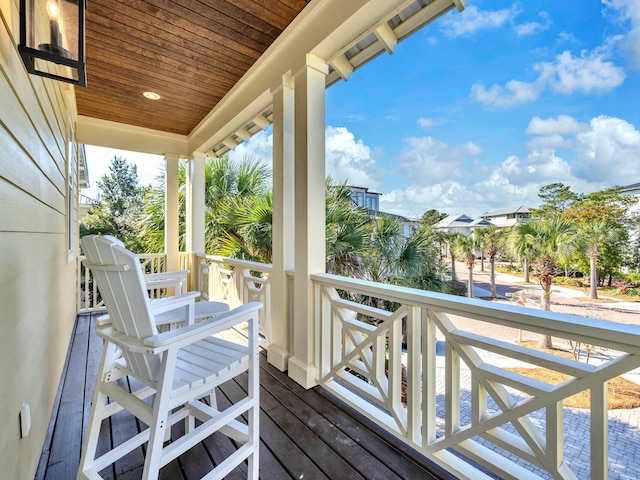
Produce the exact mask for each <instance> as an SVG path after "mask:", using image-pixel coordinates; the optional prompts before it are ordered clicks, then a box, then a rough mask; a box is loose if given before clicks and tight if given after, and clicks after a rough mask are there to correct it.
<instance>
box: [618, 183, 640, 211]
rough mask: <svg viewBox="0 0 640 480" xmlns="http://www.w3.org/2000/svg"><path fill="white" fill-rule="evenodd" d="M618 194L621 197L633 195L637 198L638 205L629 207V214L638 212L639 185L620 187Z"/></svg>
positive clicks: (639, 206) (639, 201)
mask: <svg viewBox="0 0 640 480" xmlns="http://www.w3.org/2000/svg"><path fill="white" fill-rule="evenodd" d="M620 193H621V194H622V195H635V196H636V197H638V203H636V204H635V205H633V206H632V207H631V209H630V212H640V183H632V184H631V185H627V186H626V187H622V190H621V191H620Z"/></svg>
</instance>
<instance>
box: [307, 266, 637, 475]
mask: <svg viewBox="0 0 640 480" xmlns="http://www.w3.org/2000/svg"><path fill="white" fill-rule="evenodd" d="M312 279H313V282H314V284H315V290H316V301H317V308H316V311H317V312H318V315H319V318H318V319H317V329H318V330H317V345H316V348H317V350H316V354H317V365H316V367H317V368H318V372H319V373H318V374H319V376H320V378H319V382H320V384H321V385H322V386H324V387H325V388H326V389H328V390H330V391H331V392H333V393H334V394H335V395H337V396H338V397H340V398H341V399H342V400H344V401H345V402H347V403H348V404H349V405H351V406H352V407H354V408H355V409H357V410H358V411H360V412H361V413H362V414H364V415H366V416H368V417H369V418H370V419H372V420H373V421H374V422H376V423H377V424H379V425H380V426H381V427H383V428H385V429H386V430H388V431H389V432H391V433H392V434H393V435H395V436H396V437H398V438H399V439H401V440H402V441H404V442H406V443H407V444H409V445H411V446H412V447H414V448H416V449H418V450H419V451H420V452H422V453H423V454H425V455H426V456H427V457H429V458H430V459H432V460H434V461H435V462H436V463H438V464H440V465H441V466H443V467H444V468H446V469H447V470H449V471H450V472H452V473H454V474H456V475H458V476H459V477H461V478H467V479H473V480H477V479H488V478H493V477H489V476H488V475H487V474H486V473H485V472H487V471H489V472H492V473H494V474H497V475H499V476H500V477H502V478H507V479H518V480H523V479H539V478H553V479H576V478H589V479H592V480H596V479H599V480H600V479H606V478H608V468H609V466H608V441H607V439H608V410H607V381H608V380H610V379H612V378H614V377H617V376H619V375H622V374H625V373H627V372H630V371H631V370H634V369H636V368H638V367H639V366H640V327H635V326H631V325H623V324H617V323H610V322H606V321H602V320H594V319H588V318H583V317H575V316H569V315H562V314H557V313H552V312H543V311H538V310H534V309H526V308H522V307H517V306H511V305H499V304H495V303H489V302H486V301H482V300H469V299H465V298H461V297H450V296H446V295H439V294H435V293H430V292H424V291H420V290H413V289H406V288H400V287H394V286H390V285H382V284H376V283H371V282H366V281H359V280H353V279H347V278H344V277H338V276H333V275H313V276H312ZM338 292H340V294H339V293H338ZM363 297H367V298H369V299H370V300H372V302H371V303H372V304H373V305H375V307H373V306H366V305H363V304H361V303H357V302H354V301H352V298H360V299H362V298H363ZM385 305H393V306H394V308H392V309H389V308H385V307H384V306H385ZM376 307H382V308H376ZM392 310H393V311H392ZM365 320H366V321H365ZM472 323H475V324H476V327H477V326H480V327H481V328H480V329H477V328H474V327H469V325H470V324H472ZM465 325H466V327H465ZM491 325H494V326H508V327H513V328H514V329H522V330H525V331H528V332H536V333H538V334H545V335H552V336H553V337H554V340H555V341H556V342H560V340H558V338H560V339H566V340H567V341H568V340H571V341H573V342H576V341H578V342H582V344H583V345H585V344H588V345H593V346H595V347H596V350H597V351H598V352H599V354H598V355H597V357H599V358H598V360H597V361H594V360H593V358H594V357H593V354H592V357H591V358H592V360H591V363H590V364H587V363H584V362H580V361H574V360H569V359H566V358H563V357H560V356H556V355H552V354H548V353H543V352H541V351H538V350H535V349H531V348H525V347H523V346H520V345H516V344H514V343H509V342H505V341H500V340H496V339H495V338H492V336H491V335H486V334H485V335H482V334H479V333H477V332H479V331H482V330H483V328H482V327H484V330H485V331H487V332H490V331H491V329H489V328H486V327H489V326H491ZM472 330H475V332H476V333H473V332H472ZM514 332H515V330H514ZM403 337H404V338H405V340H406V342H405V343H406V345H405V346H403ZM514 339H515V338H514ZM514 363H519V364H520V365H528V366H536V367H544V368H547V369H551V370H554V371H557V372H561V373H564V374H566V375H568V376H569V379H568V380H566V381H563V382H562V383H559V384H556V385H552V384H548V383H545V382H542V381H539V380H536V379H533V378H531V377H529V376H526V375H522V374H518V373H514V372H512V371H510V370H509V369H508V367H507V366H511V365H513V364H514ZM584 390H589V391H590V394H591V400H590V401H591V408H590V410H587V411H584V413H583V414H584V415H587V416H589V422H586V424H587V425H590V427H588V428H590V435H589V438H590V440H588V442H590V447H589V448H587V454H588V455H589V456H590V459H589V461H588V462H587V464H586V466H585V465H584V463H583V460H582V459H580V461H579V462H573V461H574V460H575V458H568V457H567V458H565V441H566V440H567V437H568V436H570V435H576V434H577V432H574V431H566V432H565V429H564V425H565V420H566V419H565V411H566V410H565V409H564V408H563V405H562V401H563V399H565V398H567V397H570V396H572V395H574V394H576V393H578V392H582V391H584ZM462 456H464V457H466V459H465V458H463V457H462ZM467 459H469V460H471V461H468V460H467ZM585 468H586V469H587V470H589V471H587V472H585V471H584V469H585ZM615 478H627V477H619V476H618V474H616V476H615ZM629 478H633V477H629Z"/></svg>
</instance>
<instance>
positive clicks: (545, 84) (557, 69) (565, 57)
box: [471, 44, 625, 108]
mask: <svg viewBox="0 0 640 480" xmlns="http://www.w3.org/2000/svg"><path fill="white" fill-rule="evenodd" d="M609 54H610V48H609V45H608V44H607V45H604V46H601V47H599V48H596V49H595V50H593V51H592V52H591V53H587V52H582V54H581V55H580V56H579V57H574V56H573V55H572V54H571V52H569V51H565V52H563V53H561V54H560V55H558V56H556V58H555V59H554V61H553V62H540V63H537V64H535V65H534V70H536V71H537V72H539V75H538V78H537V79H536V80H535V81H533V82H522V81H519V80H510V81H509V82H507V83H506V84H505V86H500V85H492V86H491V87H489V88H488V89H487V88H486V87H485V86H484V85H482V84H481V83H476V84H474V85H473V86H472V87H471V97H472V98H474V99H475V100H477V101H479V102H480V103H482V104H484V105H486V106H489V107H498V108H506V107H511V106H515V105H522V104H524V103H528V102H532V101H534V100H536V99H537V98H538V97H539V96H540V94H541V93H542V92H543V91H544V90H545V89H546V88H551V90H553V91H554V92H556V93H560V94H563V95H571V94H573V93H576V92H578V93H604V92H608V91H610V90H613V89H615V88H616V87H618V86H619V85H620V84H622V82H623V81H624V78H625V74H624V71H623V70H622V68H620V67H618V66H616V65H614V64H613V63H612V62H610V61H608V60H607V59H606V58H607V56H608V55H609Z"/></svg>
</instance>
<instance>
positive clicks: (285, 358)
mask: <svg viewBox="0 0 640 480" xmlns="http://www.w3.org/2000/svg"><path fill="white" fill-rule="evenodd" d="M290 358H291V352H290V351H289V350H285V349H283V348H281V347H279V346H278V345H276V344H275V343H272V344H271V345H269V346H268V347H267V361H268V362H269V364H271V365H273V366H274V367H276V368H277V369H278V370H280V371H281V372H284V371H286V370H288V369H289V359H290Z"/></svg>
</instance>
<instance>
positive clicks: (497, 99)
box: [471, 80, 544, 108]
mask: <svg viewBox="0 0 640 480" xmlns="http://www.w3.org/2000/svg"><path fill="white" fill-rule="evenodd" d="M542 90H544V84H542V83H541V82H534V83H527V82H521V81H518V80H510V81H509V82H507V83H506V84H505V86H504V87H502V86H500V85H492V86H491V87H490V88H489V89H487V88H485V86H484V85H482V84H481V83H476V84H474V85H473V86H472V87H471V97H472V98H474V99H475V100H477V101H479V102H480V103H482V104H484V105H486V106H489V107H499V108H506V107H512V106H514V105H522V104H523V103H527V102H532V101H534V100H535V99H537V98H538V96H540V92H542Z"/></svg>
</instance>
